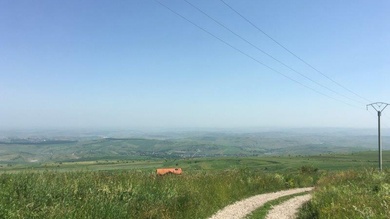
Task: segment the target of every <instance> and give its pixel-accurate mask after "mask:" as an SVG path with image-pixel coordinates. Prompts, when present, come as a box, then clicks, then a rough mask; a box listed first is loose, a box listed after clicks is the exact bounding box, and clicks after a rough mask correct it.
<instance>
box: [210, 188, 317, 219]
mask: <svg viewBox="0 0 390 219" xmlns="http://www.w3.org/2000/svg"><path fill="white" fill-rule="evenodd" d="M312 189H313V187H308V188H298V189H290V190H284V191H279V192H273V193H267V194H261V195H256V196H252V197H249V198H247V199H244V200H241V201H238V202H235V203H233V204H231V205H228V206H226V207H225V208H223V209H222V210H219V211H218V212H217V213H216V214H214V215H213V216H211V217H210V219H228V218H229V219H239V218H240V219H241V218H244V217H245V216H246V215H248V214H249V213H251V212H252V211H254V210H256V209H257V208H259V207H261V206H262V205H264V204H265V203H267V202H269V201H272V200H274V199H277V198H280V197H283V196H286V195H292V194H296V193H301V192H308V191H311V190H312Z"/></svg>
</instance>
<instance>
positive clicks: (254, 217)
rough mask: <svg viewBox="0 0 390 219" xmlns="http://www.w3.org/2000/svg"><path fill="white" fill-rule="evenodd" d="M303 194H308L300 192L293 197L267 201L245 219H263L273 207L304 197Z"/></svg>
mask: <svg viewBox="0 0 390 219" xmlns="http://www.w3.org/2000/svg"><path fill="white" fill-rule="evenodd" d="M305 194H308V192H301V193H297V194H293V195H287V196H283V197H280V198H278V199H275V200H272V201H269V202H267V203H265V204H264V205H263V206H262V207H260V208H258V209H256V210H255V211H253V212H252V213H251V214H250V215H248V216H247V217H246V219H263V218H265V217H266V216H267V214H268V212H269V211H270V210H271V209H272V207H273V206H276V205H279V204H281V203H283V202H285V201H287V200H289V199H291V198H294V197H297V196H301V195H305Z"/></svg>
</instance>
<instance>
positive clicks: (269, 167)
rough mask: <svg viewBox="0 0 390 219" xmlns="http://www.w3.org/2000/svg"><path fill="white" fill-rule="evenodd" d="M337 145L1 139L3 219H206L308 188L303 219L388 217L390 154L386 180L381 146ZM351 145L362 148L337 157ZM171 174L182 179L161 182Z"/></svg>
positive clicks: (203, 139) (249, 139)
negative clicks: (240, 204) (242, 203)
mask: <svg viewBox="0 0 390 219" xmlns="http://www.w3.org/2000/svg"><path fill="white" fill-rule="evenodd" d="M333 137H334V136H333ZM333 137H330V136H302V135H292V136H291V135H290V136H288V135H286V134H280V133H279V134H275V133H272V134H267V135H264V134H261V135H257V134H256V135H253V134H251V135H247V134H243V135H233V136H225V135H222V136H221V135H209V136H203V135H202V136H200V137H199V136H198V137H194V136H192V137H189V138H188V137H186V138H183V137H180V138H179V137H176V138H170V139H163V138H159V139H147V138H104V139H96V138H93V139H54V140H53V139H51V140H45V139H28V138H20V139H3V140H2V142H1V143H0V146H1V147H0V158H1V159H0V218H207V217H209V216H211V215H212V214H213V213H215V212H216V211H217V210H219V209H221V208H222V207H224V206H226V205H228V204H231V203H233V202H234V201H237V200H240V199H243V198H246V197H249V196H252V195H257V194H261V193H267V192H272V191H278V190H283V189H289V188H296V187H306V186H315V187H316V189H315V190H314V193H313V200H312V201H311V202H309V203H308V204H307V205H305V206H304V208H303V209H302V210H301V215H300V217H301V218H329V217H330V213H333V212H337V213H338V214H339V215H340V217H344V216H345V215H354V216H356V217H355V218H366V216H368V217H372V218H375V217H374V216H375V215H381V217H379V218H387V217H389V215H388V213H387V212H389V211H387V212H386V211H376V209H375V208H374V206H376V205H378V204H379V205H381V206H383V208H388V206H389V200H388V197H389V196H388V194H389V193H388V188H389V186H388V185H389V184H390V181H389V177H388V172H387V170H388V168H389V167H390V159H389V157H390V151H384V152H383V167H384V169H385V170H386V171H385V172H384V173H378V172H377V171H376V169H377V166H378V164H377V160H378V155H377V151H375V150H371V148H370V146H367V145H372V144H373V143H375V140H374V138H371V137H370V138H356V139H353V137H337V136H336V137H334V138H333ZM332 139H333V140H332ZM335 139H336V140H337V141H336V140H335ZM347 139H353V140H351V141H352V142H354V143H356V145H360V146H359V147H353V145H352V143H351V142H349V143H346V144H345V145H346V146H345V147H340V148H337V147H336V146H337V145H339V144H342V143H343V142H344V143H345V141H347ZM263 141H265V142H268V144H269V146H267V147H266V146H264V145H263V144H264V142H263ZM365 148H366V149H365ZM309 149H310V151H308V150H309ZM303 151H304V153H303ZM163 167H180V168H182V169H183V174H182V175H179V176H177V175H169V176H163V177H159V176H156V174H155V170H156V168H163ZM371 179H374V180H371ZM344 194H348V200H345V199H344V197H345V196H344ZM329 195H331V196H332V197H330V196H329ZM363 198H364V200H369V203H365V202H363V203H361V202H359V200H362V199H363ZM347 203H351V204H350V206H348V204H347ZM340 206H348V207H340ZM261 211H262V213H261V215H264V214H265V213H266V212H264V211H265V210H264V209H263V210H261Z"/></svg>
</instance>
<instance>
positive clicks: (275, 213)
mask: <svg viewBox="0 0 390 219" xmlns="http://www.w3.org/2000/svg"><path fill="white" fill-rule="evenodd" d="M310 199H311V195H310V194H307V195H301V196H297V197H294V198H292V199H289V200H287V201H285V202H283V203H282V204H280V205H276V206H274V207H273V208H272V210H271V211H270V212H268V215H267V217H266V219H293V218H296V214H297V213H298V210H299V208H300V207H301V206H302V205H303V204H304V203H305V202H308V201H309V200H310Z"/></svg>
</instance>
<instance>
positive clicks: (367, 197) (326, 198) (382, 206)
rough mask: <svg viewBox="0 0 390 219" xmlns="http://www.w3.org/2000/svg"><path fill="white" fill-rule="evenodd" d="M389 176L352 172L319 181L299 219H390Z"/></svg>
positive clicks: (374, 172) (377, 173) (386, 172)
mask: <svg viewBox="0 0 390 219" xmlns="http://www.w3.org/2000/svg"><path fill="white" fill-rule="evenodd" d="M389 173H390V172H389V171H384V172H378V171H376V170H361V171H357V170H351V171H343V172H339V173H333V174H329V175H328V176H325V177H323V178H321V179H320V180H319V181H318V185H317V187H316V190H315V192H314V194H313V198H312V200H311V201H310V202H309V203H308V204H306V205H305V206H304V207H303V209H301V212H300V217H299V218H354V219H355V218H390V174H389Z"/></svg>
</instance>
